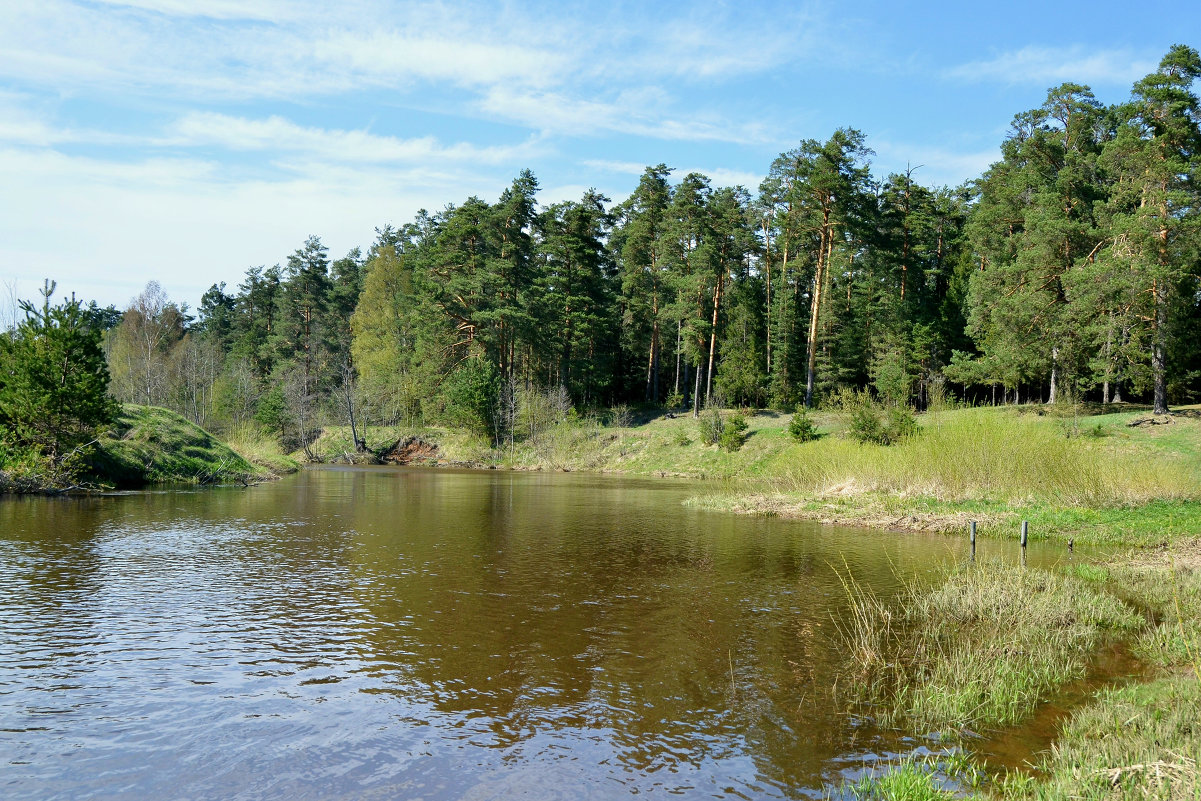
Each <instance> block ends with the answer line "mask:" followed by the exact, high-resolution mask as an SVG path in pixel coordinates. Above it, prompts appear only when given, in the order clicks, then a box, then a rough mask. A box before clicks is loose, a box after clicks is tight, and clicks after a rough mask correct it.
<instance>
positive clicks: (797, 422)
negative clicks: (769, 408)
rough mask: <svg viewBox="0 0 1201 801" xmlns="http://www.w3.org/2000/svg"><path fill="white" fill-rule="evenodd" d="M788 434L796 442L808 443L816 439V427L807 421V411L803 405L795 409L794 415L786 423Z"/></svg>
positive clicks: (810, 421)
mask: <svg viewBox="0 0 1201 801" xmlns="http://www.w3.org/2000/svg"><path fill="white" fill-rule="evenodd" d="M788 433H789V435H790V436H791V437H792V438H793V439H795V440H796V441H797V442H810V441H812V440H815V439H817V426H815V425H814V424H813V421H812V420H810V419H809V410H808V409H806V408H805V407H804V405H798V406H797V407H796V413H795V414H793V416H792V420H791V421H790V422H789V423H788Z"/></svg>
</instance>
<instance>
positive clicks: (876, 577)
mask: <svg viewBox="0 0 1201 801" xmlns="http://www.w3.org/2000/svg"><path fill="white" fill-rule="evenodd" d="M705 491H708V487H707V486H706V485H705V484H698V483H689V482H675V481H667V480H638V479H624V478H613V477H608V476H590V475H583V474H542V473H508V472H494V471H445V470H428V469H418V468H346V469H338V468H323V469H314V470H306V471H304V472H302V473H300V474H298V475H296V476H292V477H289V478H287V479H284V480H283V481H280V482H277V483H272V484H268V485H262V486H257V487H252V488H248V489H246V488H216V489H204V490H195V491H190V490H177V491H157V492H146V493H131V494H117V495H109V496H101V497H89V498H71V499H62V498H5V499H0V765H2V768H0V797H4V798H29V799H60V798H61V799H85V798H104V799H148V798H155V799H173V798H178V799H184V798H187V799H232V798H245V799H493V798H496V799H499V798H538V799H588V798H622V797H626V796H634V795H638V796H650V797H653V798H666V797H671V798H680V797H682V798H801V797H820V796H821V795H822V792H823V788H826V787H831V786H835V785H837V784H838V783H840V782H842V781H844V780H847V779H853V778H855V777H856V776H858V775H860V774H861V773H862V772H863V771H865V770H870V769H871V766H872V765H873V763H874V762H875V761H876V760H877V759H878V758H879V757H881V756H884V757H887V756H889V755H895V754H897V753H901V752H905V751H909V750H913V749H922V748H925V747H927V746H929V747H934V745H933V743H932V741H928V740H927V739H926V738H925V737H923V736H922V735H921V733H910V734H908V735H907V734H906V733H896V732H883V733H882V732H878V731H876V730H874V729H873V727H872V726H871V725H870V724H869V723H867V722H865V721H862V720H859V719H856V718H854V717H851V716H848V715H847V714H846V713H845V711H844V710H842V709H840V708H839V707H838V706H837V705H836V704H834V703H832V702H831V693H830V688H831V687H832V686H833V684H834V682H835V681H836V679H837V665H838V662H839V653H838V637H837V634H836V631H835V627H834V625H833V621H834V620H836V619H838V618H839V617H840V615H842V614H843V613H844V611H845V609H846V607H847V595H846V591H845V589H844V586H843V581H844V579H845V577H846V576H847V575H850V576H853V578H854V579H855V581H857V582H859V583H860V584H862V585H863V586H865V587H869V588H871V589H872V590H873V591H875V592H876V593H878V594H880V595H881V596H888V595H890V594H894V593H896V592H898V590H899V588H900V586H901V581H902V578H904V577H912V576H914V575H923V574H927V573H928V572H929V571H931V570H932V569H934V568H935V567H937V566H938V565H940V564H946V563H948V562H952V561H955V560H956V559H961V558H963V556H965V549H966V544H965V542H964V541H963V540H964V539H965V538H959V539H958V540H952V539H951V538H947V537H942V536H936V535H902V534H885V533H881V532H872V531H858V530H855V529H846V528H841V529H836V528H823V527H821V526H818V525H815V524H810V523H804V522H796V521H785V520H779V519H772V518H755V517H746V516H734V515H728V514H724V513H718V512H711V511H704V510H698V509H693V508H689V507H686V506H683V505H682V503H681V502H682V501H683V500H684V499H685V498H687V497H689V496H691V495H695V494H697V493H698V492H705ZM1001 547H1002V546H1000V545H999V544H997V543H993V542H983V543H981V548H982V550H983V551H984V552H985V555H987V552H988V551H989V550H996V549H999V548H1001ZM1005 549H1006V550H1009V551H1013V550H1016V548H1014V547H1011V546H1005ZM1031 550H1032V553H1031V558H1032V560H1039V559H1049V558H1053V556H1052V555H1050V554H1049V553H1047V554H1040V552H1039V551H1038V550H1037V547H1036V545H1034V544H1032V545H1031ZM898 577H902V578H898Z"/></svg>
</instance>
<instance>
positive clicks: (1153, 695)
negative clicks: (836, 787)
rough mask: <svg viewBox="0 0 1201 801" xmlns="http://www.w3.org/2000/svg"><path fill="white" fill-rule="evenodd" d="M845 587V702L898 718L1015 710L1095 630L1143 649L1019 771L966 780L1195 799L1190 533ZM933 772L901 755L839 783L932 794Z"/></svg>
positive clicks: (1053, 684)
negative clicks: (1139, 674)
mask: <svg viewBox="0 0 1201 801" xmlns="http://www.w3.org/2000/svg"><path fill="white" fill-rule="evenodd" d="M850 590H851V592H852V593H853V595H854V601H855V603H854V607H855V609H856V614H855V615H854V616H853V618H852V619H851V621H850V622H849V623H847V624H844V626H843V627H842V637H843V638H844V643H845V645H846V651H847V653H848V660H847V665H846V670H847V672H848V679H849V680H848V681H846V682H844V683H843V686H845V687H847V688H848V689H847V690H844V693H845V695H846V698H847V700H848V703H850V704H852V705H854V706H857V707H859V708H866V709H868V710H870V712H871V714H874V715H875V716H876V717H877V718H878V719H880V720H882V721H883V722H885V723H886V724H890V725H897V726H901V727H904V728H907V729H909V730H918V731H921V730H926V729H929V728H934V729H940V730H944V731H950V732H952V733H954V732H957V731H958V732H963V731H966V730H969V729H973V730H987V729H989V728H993V727H997V726H1005V725H1009V724H1012V723H1014V722H1017V721H1020V720H1022V719H1023V718H1025V717H1027V716H1028V715H1029V713H1030V712H1031V711H1032V710H1033V709H1034V708H1035V707H1036V706H1038V705H1039V704H1042V703H1044V702H1046V701H1047V700H1048V699H1050V698H1053V697H1054V696H1055V693H1056V690H1057V688H1059V687H1062V686H1063V685H1064V684H1066V683H1068V682H1070V681H1072V680H1074V679H1076V678H1079V677H1080V676H1081V675H1082V673H1083V671H1084V669H1085V667H1086V663H1087V660H1088V658H1089V656H1090V654H1091V653H1093V652H1094V651H1095V649H1096V647H1097V645H1098V644H1099V643H1100V642H1102V641H1104V640H1109V641H1111V642H1112V641H1115V640H1116V641H1120V642H1121V643H1122V644H1123V645H1124V646H1125V647H1126V648H1129V650H1130V651H1131V652H1132V653H1133V654H1134V655H1135V656H1137V657H1139V658H1141V659H1142V660H1144V664H1145V667H1146V669H1147V670H1148V671H1149V673H1148V675H1147V676H1145V677H1144V679H1145V680H1144V681H1142V682H1132V683H1121V682H1118V683H1113V684H1110V685H1109V686H1107V687H1105V688H1104V689H1102V690H1101V691H1100V692H1098V693H1097V694H1096V695H1094V696H1092V697H1091V698H1090V699H1088V700H1086V701H1085V702H1084V703H1083V704H1081V705H1079V706H1078V707H1077V708H1076V709H1074V710H1073V711H1072V713H1071V714H1070V716H1069V717H1068V718H1067V719H1066V720H1065V721H1064V722H1063V724H1062V726H1061V727H1060V729H1059V732H1058V734H1057V736H1056V739H1055V742H1054V745H1053V746H1052V748H1051V749H1050V750H1049V751H1046V752H1044V753H1042V754H1036V755H1033V757H1032V766H1033V770H1020V771H1014V772H1010V773H1002V774H995V775H993V776H992V778H991V780H986V781H983V782H977V784H980V787H979V788H978V789H977V792H978V793H979V794H980V795H982V796H989V797H995V798H1007V799H1008V798H1013V799H1064V801H1067V799H1103V798H1122V799H1126V798H1129V799H1135V798H1139V799H1145V798H1153V799H1185V798H1187V799H1196V798H1198V797H1201V783H1199V782H1198V775H1199V774H1198V765H1199V764H1201V623H1199V621H1201V538H1193V539H1189V540H1186V541H1181V542H1178V543H1176V544H1175V545H1173V546H1172V547H1170V548H1168V549H1164V550H1157V551H1153V552H1141V553H1135V554H1127V555H1123V556H1121V557H1117V558H1114V559H1112V560H1111V561H1110V562H1108V563H1106V564H1101V565H1075V566H1072V567H1069V568H1065V569H1064V570H1063V571H1062V572H1059V573H1047V572H1043V571H1034V570H1031V571H1025V570H1022V569H1020V568H1003V567H999V566H995V565H994V566H983V567H968V568H964V569H961V570H958V571H956V572H954V573H952V574H951V575H950V576H948V577H947V580H946V581H945V583H942V584H940V585H936V586H934V587H933V588H931V589H927V590H921V591H919V590H914V591H912V592H911V593H910V595H909V596H908V597H906V598H904V599H902V601H901V602H900V603H899V604H897V605H895V606H892V607H888V606H885V605H884V604H881V603H880V602H879V601H878V600H876V599H874V598H871V597H870V596H866V595H864V594H863V593H861V592H857V591H856V590H855V588H853V587H851V588H850ZM963 743H964V745H965V746H966V747H967V748H969V749H970V748H971V747H972V740H971V739H968V740H964V741H963ZM972 767H973V770H972V771H969V772H971V773H973V774H974V775H980V776H983V775H985V774H984V772H983V771H979V770H978V769H977V766H975V765H973V766H972ZM947 781H948V776H947V770H946V769H944V768H943V767H941V766H939V765H937V764H933V765H932V764H927V763H918V762H915V761H914V760H908V761H904V760H903V761H902V762H900V763H898V764H896V765H895V766H893V769H892V770H891V771H887V772H885V773H884V775H881V776H879V777H876V778H871V779H868V780H865V781H862V782H860V783H858V784H856V785H854V786H851V787H848V788H844V789H845V790H846V791H848V792H849V794H850V795H855V796H858V797H862V798H896V799H926V798H935V797H945V795H946V793H945V788H946V786H947ZM952 783H953V782H952Z"/></svg>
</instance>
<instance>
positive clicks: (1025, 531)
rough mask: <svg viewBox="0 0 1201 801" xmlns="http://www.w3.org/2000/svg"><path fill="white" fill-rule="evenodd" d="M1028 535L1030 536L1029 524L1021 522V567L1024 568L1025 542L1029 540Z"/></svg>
mask: <svg viewBox="0 0 1201 801" xmlns="http://www.w3.org/2000/svg"><path fill="white" fill-rule="evenodd" d="M1029 535H1030V523H1029V521H1026V520H1023V521H1022V567H1025V566H1026V540H1027V539H1028V538H1029Z"/></svg>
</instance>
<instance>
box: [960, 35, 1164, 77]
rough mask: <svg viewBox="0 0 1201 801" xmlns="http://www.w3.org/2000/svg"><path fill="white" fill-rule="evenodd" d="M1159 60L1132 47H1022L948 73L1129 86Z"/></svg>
mask: <svg viewBox="0 0 1201 801" xmlns="http://www.w3.org/2000/svg"><path fill="white" fill-rule="evenodd" d="M1155 67H1156V62H1155V61H1152V60H1148V59H1146V58H1142V57H1139V56H1137V55H1135V54H1134V53H1133V52H1131V51H1129V50H1100V49H1096V48H1089V47H1085V46H1083V45H1073V46H1070V47H1059V48H1055V47H1037V46H1034V45H1031V46H1028V47H1023V48H1022V49H1021V50H1014V51H1010V52H1008V53H1001V54H1000V55H998V56H996V57H995V58H991V59H988V60H985V61H973V62H969V63H967V64H960V65H959V66H957V67H952V68H951V69H949V70H947V72H946V75H947V76H948V77H950V78H955V79H958V80H964V81H973V82H981V81H996V82H1000V83H1010V84H1016V83H1035V84H1041V85H1043V86H1047V87H1050V86H1054V85H1058V84H1061V83H1064V82H1067V81H1071V82H1073V83H1082V84H1090V85H1103V86H1108V85H1115V84H1116V85H1122V86H1126V85H1129V84H1131V83H1133V82H1134V81H1136V80H1138V79H1139V78H1141V77H1143V76H1144V75H1147V74H1148V73H1150V72H1154V71H1155Z"/></svg>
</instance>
